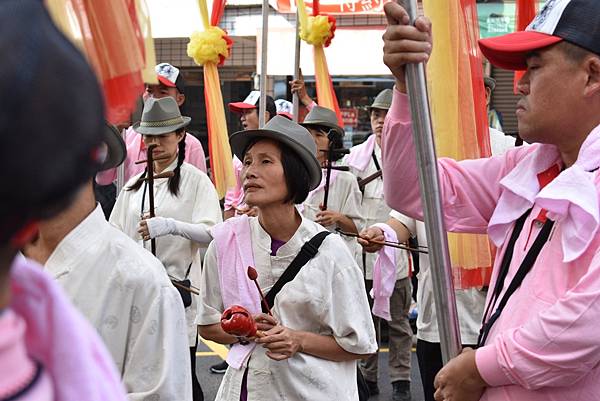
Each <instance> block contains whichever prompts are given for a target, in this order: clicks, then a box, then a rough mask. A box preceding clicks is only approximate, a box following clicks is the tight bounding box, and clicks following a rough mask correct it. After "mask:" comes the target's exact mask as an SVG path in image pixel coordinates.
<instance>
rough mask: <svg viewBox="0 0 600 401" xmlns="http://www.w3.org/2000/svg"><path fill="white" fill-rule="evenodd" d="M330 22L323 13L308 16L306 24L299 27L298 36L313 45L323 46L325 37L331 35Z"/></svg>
mask: <svg viewBox="0 0 600 401" xmlns="http://www.w3.org/2000/svg"><path fill="white" fill-rule="evenodd" d="M331 25H332V24H331V23H330V22H329V19H328V18H327V17H326V16H324V15H318V16H316V17H314V16H310V17H308V19H307V23H306V25H302V26H301V29H300V38H301V39H302V40H304V41H305V42H306V43H308V44H311V45H314V46H324V45H325V43H326V42H327V39H329V38H330V37H332V36H333V33H332V32H331Z"/></svg>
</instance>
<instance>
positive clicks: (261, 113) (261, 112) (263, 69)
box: [258, 0, 269, 128]
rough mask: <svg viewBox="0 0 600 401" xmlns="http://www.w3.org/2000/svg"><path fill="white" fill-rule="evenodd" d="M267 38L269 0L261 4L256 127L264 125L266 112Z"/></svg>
mask: <svg viewBox="0 0 600 401" xmlns="http://www.w3.org/2000/svg"><path fill="white" fill-rule="evenodd" d="M268 36H269V0H263V4H262V36H261V45H260V47H261V51H262V54H261V59H260V60H261V61H260V102H259V104H258V125H259V127H260V128H262V127H264V125H265V112H266V111H267V38H268Z"/></svg>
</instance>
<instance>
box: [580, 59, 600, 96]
mask: <svg viewBox="0 0 600 401" xmlns="http://www.w3.org/2000/svg"><path fill="white" fill-rule="evenodd" d="M584 68H585V71H586V74H587V76H588V79H587V82H586V85H585V89H584V95H585V96H586V97H588V96H596V95H598V94H600V57H597V56H592V57H588V58H587V59H586V60H585V61H584Z"/></svg>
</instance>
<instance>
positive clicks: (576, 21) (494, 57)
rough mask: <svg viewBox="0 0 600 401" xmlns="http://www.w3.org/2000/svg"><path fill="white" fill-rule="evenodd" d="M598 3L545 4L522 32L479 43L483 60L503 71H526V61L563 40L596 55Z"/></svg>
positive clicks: (560, 0)
mask: <svg viewBox="0 0 600 401" xmlns="http://www.w3.org/2000/svg"><path fill="white" fill-rule="evenodd" d="M599 24H600V1H597V0H548V1H547V2H546V5H545V6H544V8H543V9H542V10H541V11H540V12H539V13H538V15H536V17H535V19H534V20H533V22H532V23H531V24H530V25H529V26H528V27H527V29H526V30H525V31H521V32H515V33H509V34H507V35H503V36H498V37H495V38H488V39H481V40H479V47H480V48H481V51H482V52H483V54H484V56H485V57H487V59H488V60H489V61H490V63H492V64H493V65H495V66H497V67H501V68H505V69H507V70H526V69H527V63H526V60H527V57H528V55H529V54H530V53H531V52H533V51H536V50H540V49H543V48H545V47H548V46H551V45H553V44H556V43H559V42H561V41H563V40H565V41H567V42H570V43H573V44H575V45H577V46H580V47H583V48H584V49H587V50H589V51H591V52H594V53H596V54H600V30H598V29H597V27H598V25H599Z"/></svg>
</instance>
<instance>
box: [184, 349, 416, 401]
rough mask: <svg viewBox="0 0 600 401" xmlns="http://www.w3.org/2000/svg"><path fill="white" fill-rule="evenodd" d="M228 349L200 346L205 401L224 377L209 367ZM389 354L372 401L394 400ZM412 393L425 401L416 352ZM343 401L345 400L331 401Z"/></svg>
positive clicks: (381, 362)
mask: <svg viewBox="0 0 600 401" xmlns="http://www.w3.org/2000/svg"><path fill="white" fill-rule="evenodd" d="M226 353H227V349H226V348H225V347H223V346H222V345H219V344H215V343H211V342H208V341H207V342H200V343H199V344H198V352H197V354H196V357H197V359H196V373H197V376H198V380H199V381H200V385H201V386H202V390H203V391H204V399H205V400H206V401H212V400H214V399H215V396H216V394H217V390H218V389H219V385H220V383H221V378H222V377H223V375H217V374H213V373H210V371H209V367H210V366H211V365H214V364H216V363H219V362H221V360H222V357H225V355H226ZM387 364H388V352H387V348H382V352H380V353H379V390H380V394H379V395H377V396H373V397H371V398H370V399H369V400H370V401H388V400H391V399H392V385H391V384H390V382H389V380H387V377H388V376H387V371H388V365H387ZM411 379H412V381H411V391H412V401H424V398H423V388H422V386H421V379H420V377H419V367H418V364H417V355H416V354H415V352H414V350H413V353H412V369H411ZM331 401H343V400H331Z"/></svg>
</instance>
